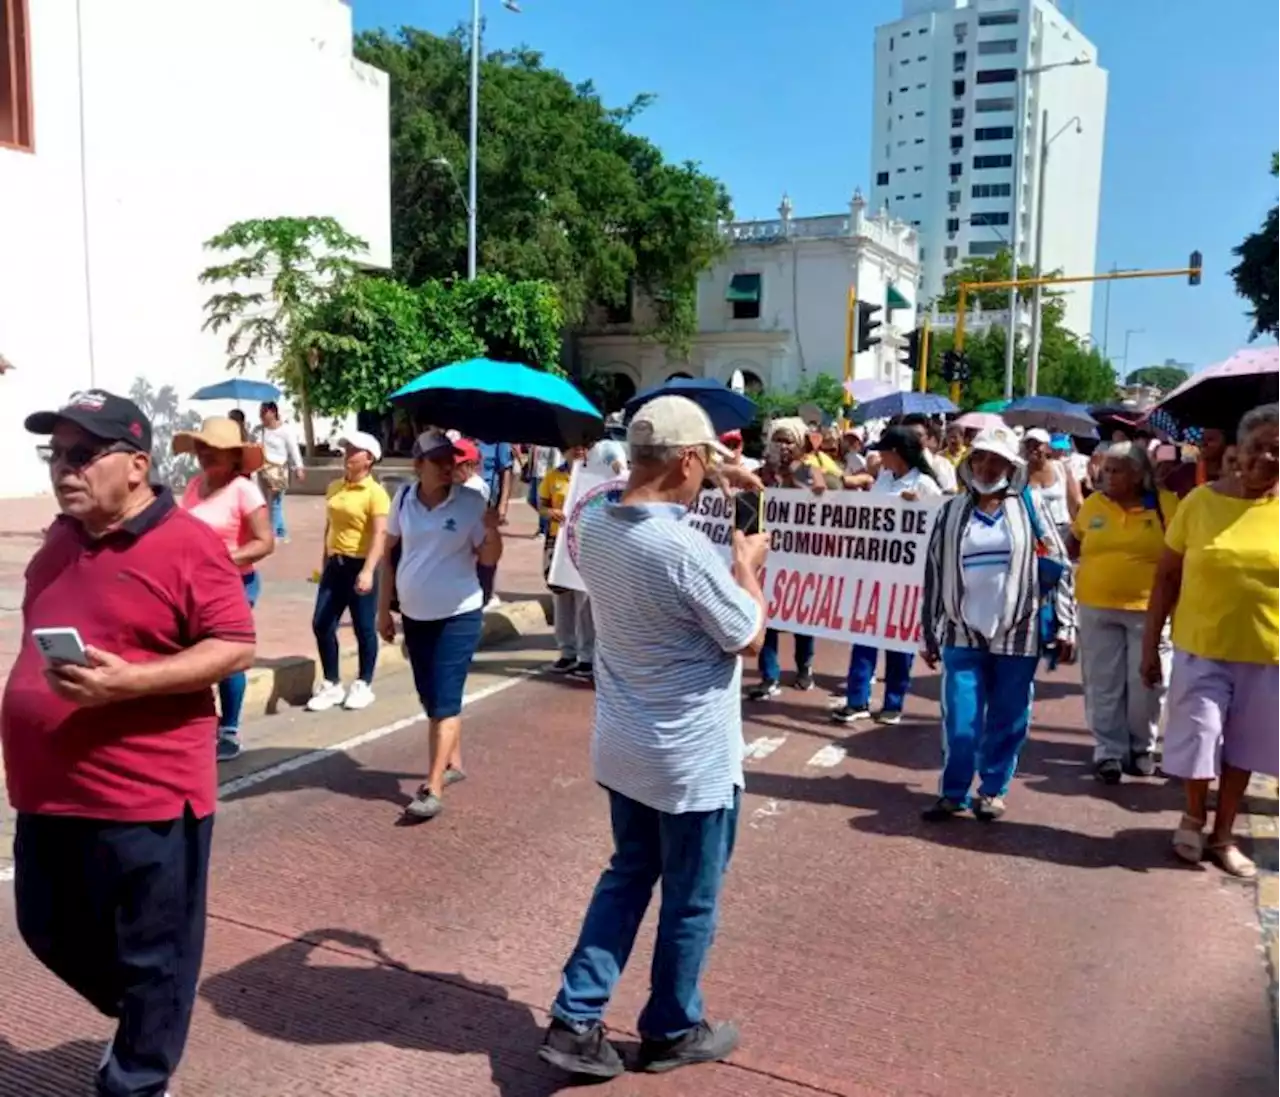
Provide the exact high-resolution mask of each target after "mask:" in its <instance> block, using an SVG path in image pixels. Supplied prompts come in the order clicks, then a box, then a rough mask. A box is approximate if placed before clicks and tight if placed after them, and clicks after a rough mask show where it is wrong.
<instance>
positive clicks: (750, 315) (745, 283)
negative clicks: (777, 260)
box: [724, 274, 762, 320]
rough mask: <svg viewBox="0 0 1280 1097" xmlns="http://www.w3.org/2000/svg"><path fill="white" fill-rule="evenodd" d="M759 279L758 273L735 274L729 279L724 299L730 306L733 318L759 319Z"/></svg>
mask: <svg viewBox="0 0 1280 1097" xmlns="http://www.w3.org/2000/svg"><path fill="white" fill-rule="evenodd" d="M761 281H762V279H761V277H760V275H758V274H735V275H733V277H732V278H730V279H729V288H728V289H726V290H725V294H724V299H725V300H726V301H728V302H729V305H730V306H731V307H732V309H733V318H734V319H735V320H758V319H760V289H761V285H760V283H761Z"/></svg>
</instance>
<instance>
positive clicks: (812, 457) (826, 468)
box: [803, 450, 844, 487]
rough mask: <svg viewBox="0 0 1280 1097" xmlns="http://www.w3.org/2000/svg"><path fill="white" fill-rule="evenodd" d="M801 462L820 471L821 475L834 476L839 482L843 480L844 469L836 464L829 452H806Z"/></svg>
mask: <svg viewBox="0 0 1280 1097" xmlns="http://www.w3.org/2000/svg"><path fill="white" fill-rule="evenodd" d="M803 464H806V465H808V466H809V467H810V468H811V469H813V470H814V471H815V472H820V473H821V474H822V475H823V477H827V476H834V477H835V478H836V479H837V480H839V481H840V482H841V483H843V482H844V470H843V469H842V468H841V467H840V466H839V465H838V464H836V462H835V460H834V459H833V458H832V456H831V455H830V454H829V453H823V452H822V451H821V450H818V452H816V453H806V454H805V455H804V459H803ZM827 486H828V487H830V486H831V485H830V484H828V485H827Z"/></svg>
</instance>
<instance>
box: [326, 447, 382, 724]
mask: <svg viewBox="0 0 1280 1097" xmlns="http://www.w3.org/2000/svg"><path fill="white" fill-rule="evenodd" d="M339 445H341V446H342V452H343V455H344V457H345V462H344V464H343V478H342V479H341V480H335V481H334V482H333V483H332V484H330V485H329V487H328V490H327V491H326V492H325V512H324V513H325V526H324V557H323V561H322V564H321V567H320V589H319V590H318V591H317V592H316V609H315V614H314V616H313V617H312V619H311V629H312V631H313V632H314V633H315V636H316V647H317V648H318V649H319V652H320V670H321V673H322V674H323V675H324V677H323V678H322V679H321V681H320V684H319V685H318V686H316V690H315V693H314V694H312V697H311V700H310V701H308V702H307V710H308V711H309V712H324V711H326V710H328V709H331V708H333V707H334V706H336V705H341V706H342V707H343V708H349V709H361V708H365V707H366V706H367V705H369V704H371V703H372V701H373V689H372V684H373V671H374V667H375V666H377V663H378V628H377V623H378V564H379V562H380V561H381V560H382V551H383V548H384V547H385V545H386V541H387V513H388V512H389V511H390V510H391V500H390V498H389V497H388V496H387V491H386V489H385V488H384V487H383V486H382V485H381V484H379V483H378V481H377V480H375V479H374V478H373V466H374V464H375V463H376V462H377V461H378V459H379V458H381V456H382V445H381V444H380V443H379V442H378V440H377V439H376V438H375V437H373V435H372V434H366V433H365V432H364V431H362V430H353V431H350V432H349V433H347V434H346V435H345V436H344V437H343V438H342V439H341V441H340V442H339ZM348 610H349V611H350V613H351V627H352V628H353V629H354V630H355V634H356V649H357V651H358V652H359V676H358V677H357V678H356V680H355V681H354V682H352V683H351V688H350V689H349V690H347V689H343V686H342V681H341V672H340V663H339V652H338V622H339V621H341V620H342V615H343V613H344V612H346V611H348Z"/></svg>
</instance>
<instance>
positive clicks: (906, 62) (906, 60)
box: [902, 57, 911, 69]
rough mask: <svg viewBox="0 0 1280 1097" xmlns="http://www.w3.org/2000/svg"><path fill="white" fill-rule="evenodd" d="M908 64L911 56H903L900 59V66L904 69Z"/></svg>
mask: <svg viewBox="0 0 1280 1097" xmlns="http://www.w3.org/2000/svg"><path fill="white" fill-rule="evenodd" d="M909 64H911V58H910V57H904V58H903V59H902V67H903V68H904V69H905V68H906V67H907V66H908V65H909Z"/></svg>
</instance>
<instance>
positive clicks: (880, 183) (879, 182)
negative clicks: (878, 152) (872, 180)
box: [876, 171, 889, 187]
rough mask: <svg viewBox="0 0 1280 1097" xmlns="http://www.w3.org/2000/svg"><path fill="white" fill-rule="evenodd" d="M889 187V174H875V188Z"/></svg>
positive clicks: (880, 172) (882, 172) (881, 172)
mask: <svg viewBox="0 0 1280 1097" xmlns="http://www.w3.org/2000/svg"><path fill="white" fill-rule="evenodd" d="M888 185H889V173H888V172H887V171H878V172H876V186H877V187H887V186H888Z"/></svg>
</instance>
